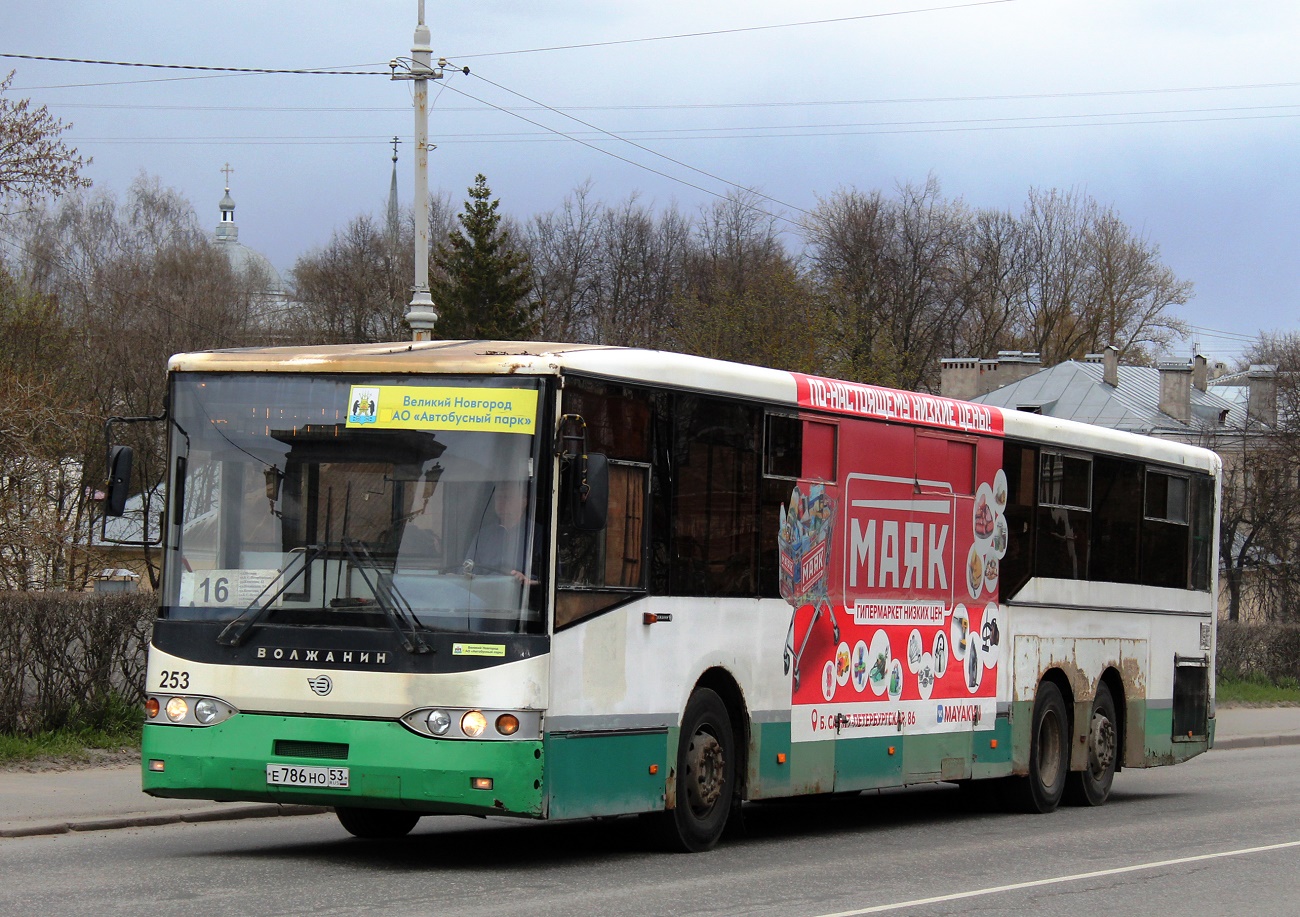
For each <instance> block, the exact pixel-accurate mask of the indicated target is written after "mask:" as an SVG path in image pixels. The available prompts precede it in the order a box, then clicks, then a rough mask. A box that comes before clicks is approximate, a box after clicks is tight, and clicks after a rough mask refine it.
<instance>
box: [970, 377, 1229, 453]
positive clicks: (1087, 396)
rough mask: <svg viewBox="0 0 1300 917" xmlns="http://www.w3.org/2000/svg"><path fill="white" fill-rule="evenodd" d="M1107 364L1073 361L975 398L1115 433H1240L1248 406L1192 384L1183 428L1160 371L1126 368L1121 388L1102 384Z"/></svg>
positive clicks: (1189, 383) (1188, 380) (1189, 380)
mask: <svg viewBox="0 0 1300 917" xmlns="http://www.w3.org/2000/svg"><path fill="white" fill-rule="evenodd" d="M1104 369H1105V367H1104V366H1103V365H1102V364H1101V363H1084V362H1080V361H1078V360H1070V361H1067V362H1065V363H1058V364H1057V365H1056V366H1052V367H1050V368H1048V369H1044V370H1043V371H1042V372H1037V373H1034V374H1033V375H1032V376H1027V377H1025V378H1024V379H1021V380H1020V381H1019V382H1013V383H1011V384H1010V385H1005V386H1003V387H1002V388H1000V389H997V390H995V391H992V392H989V393H988V394H987V395H981V396H979V397H977V398H973V399H972V400H973V401H976V402H979V403H981V404H988V405H995V406H997V407H1001V408H1009V409H1019V410H1026V409H1033V410H1036V411H1038V412H1040V413H1042V414H1046V415H1050V416H1052V417H1059V418H1063V419H1066V420H1076V421H1081V422H1083V423H1090V424H1095V425H1097V426H1102V427H1109V428H1110V429H1112V430H1126V431H1128V432H1130V433H1146V434H1163V435H1183V436H1188V435H1196V434H1198V433H1201V432H1206V431H1219V430H1223V429H1225V428H1226V429H1234V428H1235V429H1240V428H1241V427H1243V426H1244V425H1245V423H1246V410H1245V406H1244V405H1243V404H1241V403H1239V402H1237V401H1235V400H1229V399H1227V398H1223V397H1221V396H1219V395H1217V394H1215V393H1213V392H1202V391H1201V390H1200V389H1198V388H1196V387H1195V386H1193V385H1192V384H1191V374H1190V373H1188V374H1187V375H1188V378H1187V385H1188V387H1189V388H1190V389H1191V398H1190V402H1191V421H1190V422H1189V423H1183V422H1181V421H1179V420H1176V419H1175V418H1173V417H1171V416H1170V415H1168V414H1166V413H1165V412H1164V411H1162V410H1160V370H1159V369H1157V368H1155V367H1153V366H1120V367H1119V368H1118V380H1119V385H1118V386H1112V385H1108V384H1107V383H1105V382H1103V381H1102V373H1103V372H1104Z"/></svg>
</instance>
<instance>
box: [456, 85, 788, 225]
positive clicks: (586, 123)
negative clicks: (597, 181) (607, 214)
mask: <svg viewBox="0 0 1300 917" xmlns="http://www.w3.org/2000/svg"><path fill="white" fill-rule="evenodd" d="M470 75H471V76H472V77H474V78H476V79H479V80H481V81H483V82H485V83H487V84H489V85H491V86H495V87H496V88H497V89H500V90H502V91H503V92H508V93H510V94H511V95H513V96H517V97H518V98H521V99H523V100H524V101H526V102H530V103H532V104H533V105H540V106H542V107H543V108H545V109H546V110H547V111H550V112H553V113H555V114H557V115H560V116H561V117H564V118H568V119H569V120H571V121H575V122H577V123H578V124H581V125H582V126H583V127H586V128H589V129H591V130H594V131H597V132H599V133H600V134H602V135H604V136H607V137H610V138H611V139H614V140H617V141H620V142H622V143H626V144H628V145H629V146H632V147H635V148H636V149H638V150H641V151H642V152H644V153H649V154H650V155H651V156H655V157H657V158H659V159H662V160H665V161H666V162H670V163H672V164H673V165H676V166H681V167H682V168H684V169H689V170H690V171H692V172H694V173H696V174H697V175H703V176H704V177H705V178H709V179H712V180H713V181H717V182H722V183H723V184H724V185H727V186H728V187H731V188H742V189H743V190H745V191H748V192H749V193H751V194H754V195H756V196H758V197H761V198H762V199H763V200H765V201H770V202H771V203H773V204H777V205H778V206H781V207H785V208H787V209H789V210H793V211H795V212H797V213H802V214H803V215H804V216H811V214H810V213H809V212H808V211H807V210H805V209H804V208H802V207H798V206H795V205H794V204H788V203H786V202H785V201H781V200H777V199H776V198H774V197H772V196H771V195H768V194H764V193H763V192H761V191H758V190H756V189H753V188H745V187H744V186H742V185H740V184H738V183H736V182H733V181H731V180H730V179H726V178H722V177H721V176H719V175H715V174H714V173H712V172H709V171H706V170H704V169H700V168H696V167H695V166H692V165H690V164H688V163H685V162H682V161H681V160H680V159H675V158H673V157H672V156H668V155H666V154H664V153H660V152H658V151H656V150H652V149H650V148H649V147H647V146H644V145H643V144H640V143H637V142H636V141H635V140H629V139H628V138H626V137H623V136H620V135H619V134H615V133H613V132H612V131H608V130H605V129H604V128H600V127H596V125H594V124H592V123H591V122H589V121H584V120H582V119H581V118H579V117H577V116H575V115H571V114H568V113H567V112H564V111H561V110H559V109H557V108H552V107H551V106H550V105H546V104H545V103H543V102H539V101H538V100H537V99H534V98H532V97H530V96H527V95H524V94H523V93H522V92H518V91H516V90H514V89H509V88H507V87H505V86H502V85H501V84H500V83H497V82H495V81H493V80H490V79H488V78H487V77H485V76H482V75H481V74H478V73H473V72H471V73H470ZM510 114H514V113H513V112H511V113H510ZM720 196H721V195H720ZM769 216H775V214H769ZM781 219H784V217H781Z"/></svg>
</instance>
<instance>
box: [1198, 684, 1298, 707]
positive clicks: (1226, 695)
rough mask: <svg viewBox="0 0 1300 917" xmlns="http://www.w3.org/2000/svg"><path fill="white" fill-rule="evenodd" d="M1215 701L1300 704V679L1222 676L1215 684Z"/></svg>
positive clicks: (1220, 703) (1224, 702) (1219, 702)
mask: <svg viewBox="0 0 1300 917" xmlns="http://www.w3.org/2000/svg"><path fill="white" fill-rule="evenodd" d="M1214 698H1215V703H1216V704H1219V705H1223V704H1259V705H1269V704H1295V705H1300V681H1297V680H1296V679H1294V678H1282V679H1279V680H1278V681H1276V682H1274V681H1270V680H1267V679H1263V678H1250V679H1233V678H1221V679H1219V680H1218V681H1216V682H1215V686H1214Z"/></svg>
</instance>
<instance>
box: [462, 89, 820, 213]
mask: <svg viewBox="0 0 1300 917" xmlns="http://www.w3.org/2000/svg"><path fill="white" fill-rule="evenodd" d="M446 88H447V89H448V90H449V91H451V92H454V93H456V94H457V95H461V96H464V97H465V98H467V99H473V100H474V101H475V102H479V103H481V104H483V105H488V106H491V107H493V108H498V110H500V111H503V112H504V113H505V114H508V115H510V116H511V117H514V118H518V119H520V120H521V121H526V122H528V123H529V124H532V125H533V126H534V127H539V128H541V129H542V130H544V131H549V132H551V133H554V134H557V135H559V136H561V137H565V138H567V139H569V140H571V141H573V142H574V143H577V144H579V145H580V146H584V147H586V148H587V149H589V150H594V151H595V152H597V153H600V154H601V155H603V156H610V157H612V158H614V159H617V160H618V161H619V162H624V163H627V164H628V165H630V166H633V167H634V168H638V169H642V170H643V171H646V172H650V173H652V174H654V175H658V176H660V177H661V178H666V179H668V180H669V181H672V182H676V183H677V184H679V185H684V186H686V187H688V188H694V189H695V190H696V191H700V192H703V193H704V194H707V195H709V196H710V197H716V198H719V199H726V195H724V194H719V193H718V192H717V191H714V190H713V189H711V188H706V187H704V186H703V185H698V184H696V183H695V182H692V181H688V180H686V179H684V178H681V177H679V176H676V175H672V174H671V173H668V172H665V171H663V170H662V169H656V168H654V167H653V166H648V165H646V164H645V163H640V162H637V161H636V160H634V159H629V158H627V157H626V156H620V155H619V154H618V153H615V152H613V151H611V150H606V149H604V148H602V147H599V146H596V145H595V144H594V143H591V142H589V141H587V140H583V139H582V138H581V137H575V136H573V135H571V134H568V133H566V132H564V131H561V130H558V129H556V128H553V127H550V126H548V125H546V124H543V123H541V122H540V121H534V120H533V119H532V118H529V117H526V116H525V115H521V114H520V113H519V112H512V111H505V110H504V109H500V108H499V107H498V106H496V105H493V104H492V103H491V102H488V101H487V100H485V99H480V98H478V97H477V96H474V95H471V94H470V93H468V92H465V90H463V89H457V88H456V87H455V86H452V85H450V84H449V83H448V84H447V87H446ZM733 187H739V186H733ZM749 206H750V207H751V208H752V209H754V210H757V211H759V212H760V213H763V214H765V215H766V216H770V217H772V218H773V219H776V220H780V221H782V222H785V223H789V224H790V225H792V226H796V227H797V226H799V225H800V224H799V223H798V221H796V220H792V219H790V218H789V217H787V216H784V215H782V214H776V213H769V212H768V211H766V210H763V209H762V208H760V207H754V206H753V205H749Z"/></svg>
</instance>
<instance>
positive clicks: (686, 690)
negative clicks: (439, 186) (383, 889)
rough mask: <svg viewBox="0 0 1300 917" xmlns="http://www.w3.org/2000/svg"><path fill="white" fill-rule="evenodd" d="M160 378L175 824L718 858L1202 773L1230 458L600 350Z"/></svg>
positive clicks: (329, 352)
mask: <svg viewBox="0 0 1300 917" xmlns="http://www.w3.org/2000/svg"><path fill="white" fill-rule="evenodd" d="M169 369H170V394H169V400H168V410H167V415H166V424H167V427H168V431H169V433H168V436H169V441H170V458H169V472H168V478H167V511H166V513H165V519H164V522H163V544H164V575H163V584H162V588H161V590H160V608H159V613H158V619H157V622H156V624H155V627H154V630H153V638H152V645H151V647H150V655H149V665H148V683H147V695H148V702H147V710H146V716H147V719H146V725H145V727H144V739H143V786H144V790H145V792H147V793H150V794H152V795H155V796H162V797H181V798H198V799H215V800H249V801H270V802H280V803H304V804H313V805H326V806H331V807H333V808H334V809H335V811H336V812H337V813H338V817H339V820H340V821H341V822H342V824H343V826H344V827H345V828H346V829H347V830H348V831H350V832H351V833H353V834H355V835H358V836H362V837H385V836H397V835H402V834H405V833H406V832H408V831H410V830H411V828H412V827H413V826H414V825H415V824H416V822H417V821H418V820H419V819H420V817H421V816H424V815H437V814H470V815H501V816H516V817H523V818H533V819H543V818H582V817H603V816H616V815H623V814H630V813H643V814H646V815H647V816H648V817H649V821H651V822H652V823H654V824H655V825H656V826H657V829H658V830H660V831H662V833H663V834H664V835H665V836H666V837H667V838H668V840H669V842H670V844H671V845H673V846H676V847H678V848H681V849H685V850H703V849H707V848H709V847H710V846H712V845H713V844H714V843H716V841H717V840H718V838H719V836H720V834H721V833H722V830H723V828H724V826H725V825H726V823H727V820H728V818H729V816H730V815H731V814H732V813H733V812H734V811H736V809H737V808H738V807H739V806H740V805H741V804H742V803H743V802H746V801H750V800H762V799H772V798H777V797H790V796H797V795H801V794H813V793H829V792H837V793H839V792H846V791H856V790H863V789H869V788H880V787H890V786H902V785H905V784H916V783H926V782H937V781H951V782H958V783H964V784H966V785H969V786H971V787H976V788H979V787H989V788H997V789H998V790H999V795H1000V797H1001V798H1004V799H1005V800H1006V801H1007V802H1009V803H1011V804H1012V805H1014V806H1015V807H1016V808H1019V809H1023V810H1027V811H1034V812H1047V811H1051V810H1052V809H1054V808H1056V806H1057V805H1058V804H1059V803H1060V802H1061V801H1062V800H1065V801H1068V802H1075V803H1080V804H1087V805H1099V804H1101V803H1102V802H1104V801H1105V799H1106V797H1107V795H1108V794H1109V792H1110V789H1111V785H1112V780H1113V778H1114V776H1115V773H1116V771H1118V770H1120V769H1121V768H1122V767H1148V766H1154V765H1160V764H1173V763H1176V762H1179V761H1183V760H1185V759H1187V758H1190V757H1192V756H1193V755H1196V754H1199V753H1200V752H1203V751H1205V750H1206V749H1207V748H1208V747H1209V746H1210V743H1211V741H1212V736H1213V730H1214V700H1213V670H1214V628H1213V622H1214V614H1215V609H1216V605H1217V602H1216V587H1215V576H1214V572H1215V570H1216V566H1217V557H1216V550H1215V546H1216V543H1217V539H1216V537H1215V527H1216V520H1217V516H1218V514H1217V512H1216V506H1217V500H1218V487H1219V484H1218V478H1219V468H1220V465H1219V462H1218V459H1217V458H1216V457H1215V456H1214V455H1213V454H1212V453H1210V452H1207V451H1204V450H1201V449H1197V448H1193V447H1189V446H1183V445H1180V444H1175V443H1171V442H1166V441H1161V440H1158V439H1154V438H1149V437H1141V436H1133V435H1127V434H1123V433H1118V432H1114V431H1111V430H1105V429H1100V428H1094V427H1090V426H1086V425H1080V424H1072V423H1067V422H1063V421H1057V420H1052V419H1049V418H1043V417H1041V416H1036V415H1031V414H1027V413H1018V412H1002V411H1000V410H998V409H996V408H991V407H987V406H982V405H976V404H968V403H965V402H957V401H951V400H948V399H943V398H937V397H933V396H928V395H919V394H915V393H909V392H900V391H892V390H888V389H882V388H876V387H872V386H866V385H859V384H855V383H847V382H838V381H834V380H829V379H822V378H817V377H811V376H803V375H799V374H793V373H789V372H782V371H777V370H772V369H762V368H757V367H752V366H743V365H737V364H732V363H725V362H720V361H713V360H707V359H702V358H697V357H689V356H682V355H678V354H671V353H662V352H652V351H642V350H631V349H620V348H613V347H601V346H586V345H564V344H542V343H519V342H481V341H479V342H456V341H436V342H429V343H415V344H412V343H401V344H387V345H384V344H376V345H364V346H338V347H308V348H267V349H255V350H232V351H215V352H204V353H193V354H183V355H179V356H176V357H174V358H172V360H171V363H170V367H169ZM126 452H127V451H126V450H124V449H116V450H111V460H113V461H115V462H116V463H117V467H116V469H115V471H114V470H111V474H110V482H111V484H112V485H113V488H114V489H116V490H117V491H118V492H117V493H116V494H113V493H110V505H111V503H112V502H113V499H114V498H115V497H116V499H117V500H118V502H119V503H120V499H121V487H122V486H123V482H124V474H123V469H124V468H125V466H126V460H127V459H128V458H129V455H128V454H126Z"/></svg>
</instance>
